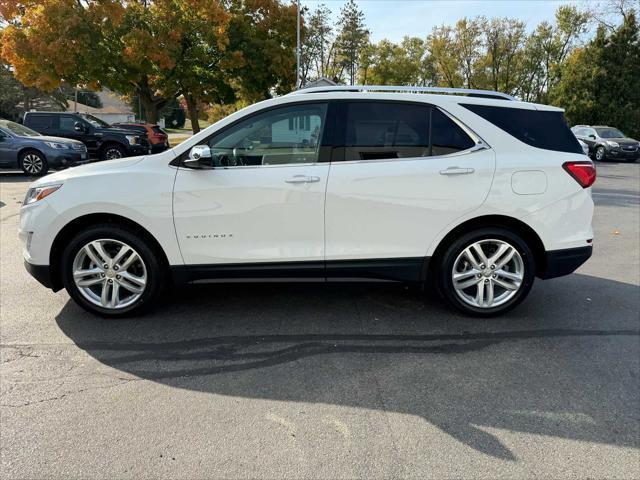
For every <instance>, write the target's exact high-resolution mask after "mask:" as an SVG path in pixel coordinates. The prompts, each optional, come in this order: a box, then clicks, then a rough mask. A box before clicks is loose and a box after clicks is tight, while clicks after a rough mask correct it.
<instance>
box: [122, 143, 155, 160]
mask: <svg viewBox="0 0 640 480" xmlns="http://www.w3.org/2000/svg"><path fill="white" fill-rule="evenodd" d="M126 149H127V156H128V157H135V156H136V155H147V154H149V153H151V147H150V146H149V145H127V146H126Z"/></svg>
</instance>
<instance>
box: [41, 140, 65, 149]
mask: <svg viewBox="0 0 640 480" xmlns="http://www.w3.org/2000/svg"><path fill="white" fill-rule="evenodd" d="M44 143H46V144H47V145H49V146H50V147H51V148H55V149H56V150H69V149H70V148H71V145H70V144H68V143H58V142H44Z"/></svg>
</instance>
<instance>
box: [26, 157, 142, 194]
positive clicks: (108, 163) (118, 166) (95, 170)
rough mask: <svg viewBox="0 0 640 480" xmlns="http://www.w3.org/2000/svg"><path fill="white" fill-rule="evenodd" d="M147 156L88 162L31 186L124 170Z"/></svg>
mask: <svg viewBox="0 0 640 480" xmlns="http://www.w3.org/2000/svg"><path fill="white" fill-rule="evenodd" d="M144 158H145V156H144V155H141V156H138V157H127V158H120V159H118V160H105V161H103V162H95V163H87V164H86V165H80V166H79V167H72V168H67V169H66V170H61V171H59V172H55V173H52V174H50V175H45V176H44V177H42V178H40V179H38V180H36V181H35V182H33V183H32V184H31V185H30V187H31V188H33V187H41V186H44V185H51V184H54V183H63V182H65V181H67V180H71V179H77V178H81V177H89V176H92V175H100V174H102V173H106V172H110V171H117V170H122V169H125V168H129V167H131V166H133V165H135V164H136V163H139V162H140V161H142V159H144Z"/></svg>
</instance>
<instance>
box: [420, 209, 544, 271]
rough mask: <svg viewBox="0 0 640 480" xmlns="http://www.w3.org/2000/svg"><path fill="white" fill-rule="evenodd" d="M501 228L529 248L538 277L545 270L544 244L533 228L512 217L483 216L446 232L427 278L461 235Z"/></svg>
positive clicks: (434, 253)
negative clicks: (516, 236)
mask: <svg viewBox="0 0 640 480" xmlns="http://www.w3.org/2000/svg"><path fill="white" fill-rule="evenodd" d="M487 227H494V228H503V229H508V230H511V231H513V232H514V233H516V234H518V235H519V236H520V237H521V238H522V239H523V240H524V241H525V242H526V243H527V245H528V246H529V248H531V251H532V252H533V257H534V261H535V264H536V275H540V274H541V272H544V270H545V269H546V254H545V248H544V243H543V242H542V240H541V239H540V236H539V235H538V234H537V233H536V232H535V230H534V229H533V228H531V227H530V226H529V225H527V224H526V223H524V222H523V221H521V220H518V219H516V218H513V217H508V216H505V215H484V216H481V217H476V218H472V219H470V220H467V221H465V222H463V223H461V224H460V225H457V226H456V227H454V228H453V229H452V230H451V231H450V232H448V233H447V234H446V235H445V236H444V238H442V240H440V242H439V243H438V246H437V247H436V249H435V250H434V252H433V254H432V255H431V259H430V261H429V269H428V271H427V276H428V278H431V277H432V276H433V275H434V274H435V272H436V270H437V268H438V265H439V264H440V260H441V258H442V256H443V255H444V253H445V251H446V250H447V248H449V246H450V245H451V244H452V243H453V242H454V241H455V240H456V239H457V238H459V237H460V236H461V235H464V234H465V233H469V232H472V231H474V230H478V229H480V228H487Z"/></svg>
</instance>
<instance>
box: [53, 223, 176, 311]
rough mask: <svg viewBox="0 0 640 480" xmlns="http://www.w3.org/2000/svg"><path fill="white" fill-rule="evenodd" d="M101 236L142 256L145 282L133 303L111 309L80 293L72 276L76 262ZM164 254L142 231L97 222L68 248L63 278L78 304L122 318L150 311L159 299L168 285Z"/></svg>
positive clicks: (74, 239)
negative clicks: (85, 247)
mask: <svg viewBox="0 0 640 480" xmlns="http://www.w3.org/2000/svg"><path fill="white" fill-rule="evenodd" d="M98 239H113V240H116V241H119V242H123V243H125V244H127V245H128V246H130V247H131V248H133V249H134V250H135V251H136V252H137V254H138V255H139V256H140V257H141V258H142V261H143V262H144V266H145V268H146V285H145V287H144V291H143V292H142V294H141V295H140V297H139V298H138V299H137V300H136V301H135V302H134V303H132V304H131V305H128V306H125V307H122V308H118V309H112V308H103V307H101V306H98V305H96V304H94V303H92V302H91V301H89V300H88V299H87V298H85V296H84V295H83V294H82V293H81V292H80V289H79V288H78V286H77V285H76V283H75V281H74V278H73V263H74V259H75V258H76V255H77V254H78V252H79V251H80V249H82V248H84V246H85V245H87V244H88V243H89V242H91V241H94V240H98ZM161 258H162V255H161V253H160V252H157V251H156V249H154V247H153V245H151V243H150V242H148V241H146V240H145V238H144V236H143V235H140V232H137V231H136V230H134V229H131V228H129V227H126V226H124V225H117V224H109V223H108V224H98V225H94V226H91V227H89V228H86V229H84V230H83V231H81V232H79V233H78V234H77V235H76V236H75V237H74V238H73V239H72V240H71V241H70V242H69V244H68V245H67V247H66V248H65V250H64V252H63V254H62V258H61V259H60V261H61V265H60V268H61V272H62V281H63V284H64V287H65V288H66V290H67V292H68V293H69V295H70V296H71V298H73V299H74V300H75V301H76V303H77V304H78V305H80V306H81V307H82V308H84V309H85V310H87V311H88V312H91V313H94V314H96V315H99V316H101V317H105V318H120V317H127V316H135V315H141V314H143V313H146V312H148V311H150V310H151V309H152V308H153V307H154V305H155V304H156V303H157V302H158V301H159V299H160V298H161V296H162V293H163V291H164V289H165V287H166V280H167V269H166V266H165V265H164V263H163V262H162V261H161V260H160V259H161Z"/></svg>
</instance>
